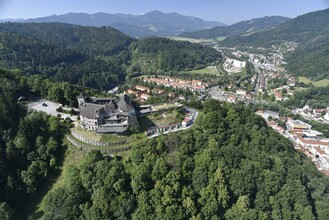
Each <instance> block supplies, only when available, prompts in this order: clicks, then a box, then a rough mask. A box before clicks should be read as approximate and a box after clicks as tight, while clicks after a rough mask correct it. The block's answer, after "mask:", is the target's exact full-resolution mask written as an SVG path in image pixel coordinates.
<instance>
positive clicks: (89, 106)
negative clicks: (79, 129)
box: [80, 103, 104, 119]
mask: <svg viewBox="0 0 329 220" xmlns="http://www.w3.org/2000/svg"><path fill="white" fill-rule="evenodd" d="M101 109H103V105H98V104H93V103H86V104H85V105H84V106H80V115H81V116H83V117H86V118H92V119H96V118H97V114H96V112H97V111H100V110H101ZM103 110H104V109H103Z"/></svg>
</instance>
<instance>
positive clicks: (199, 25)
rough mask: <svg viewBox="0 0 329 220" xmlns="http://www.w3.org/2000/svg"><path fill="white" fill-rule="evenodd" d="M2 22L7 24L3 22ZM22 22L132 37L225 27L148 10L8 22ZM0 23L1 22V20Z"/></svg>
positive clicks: (216, 23)
mask: <svg viewBox="0 0 329 220" xmlns="http://www.w3.org/2000/svg"><path fill="white" fill-rule="evenodd" d="M5 21H8V19H6V20H5ZM10 21H17V22H23V23H32V22H34V23H44V22H61V23H68V24H75V25H82V26H96V27H101V26H111V27H113V28H115V29H118V30H119V31H121V32H123V33H125V34H128V35H130V36H132V37H139V38H140V37H146V36H164V35H170V36H173V35H177V34H179V33H182V32H184V31H196V30H201V29H206V28H212V27H215V26H220V25H224V24H223V23H220V22H217V21H205V20H202V19H200V18H197V17H193V16H186V15H181V14H178V13H176V12H171V13H164V12H161V11H150V12H148V13H145V14H142V15H132V14H122V13H116V14H109V13H105V12H98V13H93V14H88V13H74V12H70V13H66V14H61V15H50V16H45V17H38V18H29V19H25V20H24V21H22V20H10ZM0 22H1V21H0Z"/></svg>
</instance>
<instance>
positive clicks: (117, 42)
mask: <svg viewBox="0 0 329 220" xmlns="http://www.w3.org/2000/svg"><path fill="white" fill-rule="evenodd" d="M220 58H221V55H220V53H219V52H217V51H216V50H214V49H212V48H208V47H204V46H201V45H198V44H191V43H188V42H176V41H172V40H168V39H163V38H149V39H142V40H138V41H137V40H135V39H133V38H130V37H129V36H127V35H125V34H123V33H121V32H119V31H117V30H115V29H113V28H109V27H102V28H96V27H82V26H78V25H69V24H61V23H42V24H34V23H32V24H19V23H3V24H0V65H1V66H3V67H6V68H16V69H19V70H20V71H22V72H23V73H24V74H27V75H31V74H44V75H47V76H50V77H53V78H54V79H56V80H58V81H66V82H69V83H72V84H77V85H81V86H88V87H92V88H97V89H101V90H106V89H109V88H111V87H114V86H116V85H118V84H120V83H122V82H124V81H125V79H126V76H127V75H128V74H130V73H136V72H141V71H144V70H145V69H147V70H149V71H152V72H156V71H158V70H164V71H178V70H188V69H194V68H202V67H205V66H206V65H207V64H209V63H211V62H215V61H217V60H218V59H220Z"/></svg>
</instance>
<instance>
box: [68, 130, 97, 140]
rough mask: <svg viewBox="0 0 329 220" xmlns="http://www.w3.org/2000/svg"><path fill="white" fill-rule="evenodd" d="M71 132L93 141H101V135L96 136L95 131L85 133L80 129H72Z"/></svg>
mask: <svg viewBox="0 0 329 220" xmlns="http://www.w3.org/2000/svg"><path fill="white" fill-rule="evenodd" d="M71 130H72V131H73V132H75V133H77V134H80V135H81V136H84V137H86V138H89V139H92V140H95V141H101V139H102V135H100V134H97V133H96V132H95V131H86V130H84V129H82V128H80V127H74V128H71Z"/></svg>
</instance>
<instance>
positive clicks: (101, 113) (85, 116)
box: [77, 93, 139, 134]
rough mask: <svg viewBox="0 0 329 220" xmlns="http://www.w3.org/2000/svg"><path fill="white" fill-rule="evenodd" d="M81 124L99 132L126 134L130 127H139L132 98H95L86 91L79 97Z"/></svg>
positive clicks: (87, 128)
mask: <svg viewBox="0 0 329 220" xmlns="http://www.w3.org/2000/svg"><path fill="white" fill-rule="evenodd" d="M77 99H78V104H79V110H80V126H81V127H82V128H84V129H86V130H88V131H96V132H97V133H103V134H104V133H112V134H124V133H125V132H126V131H127V130H128V129H129V128H135V129H138V128H139V125H138V121H137V117H136V112H135V108H134V107H133V106H132V104H131V98H130V97H129V96H127V95H123V96H122V97H121V98H120V99H117V98H95V97H90V96H89V95H87V94H85V93H81V94H80V95H79V96H78V97H77Z"/></svg>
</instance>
